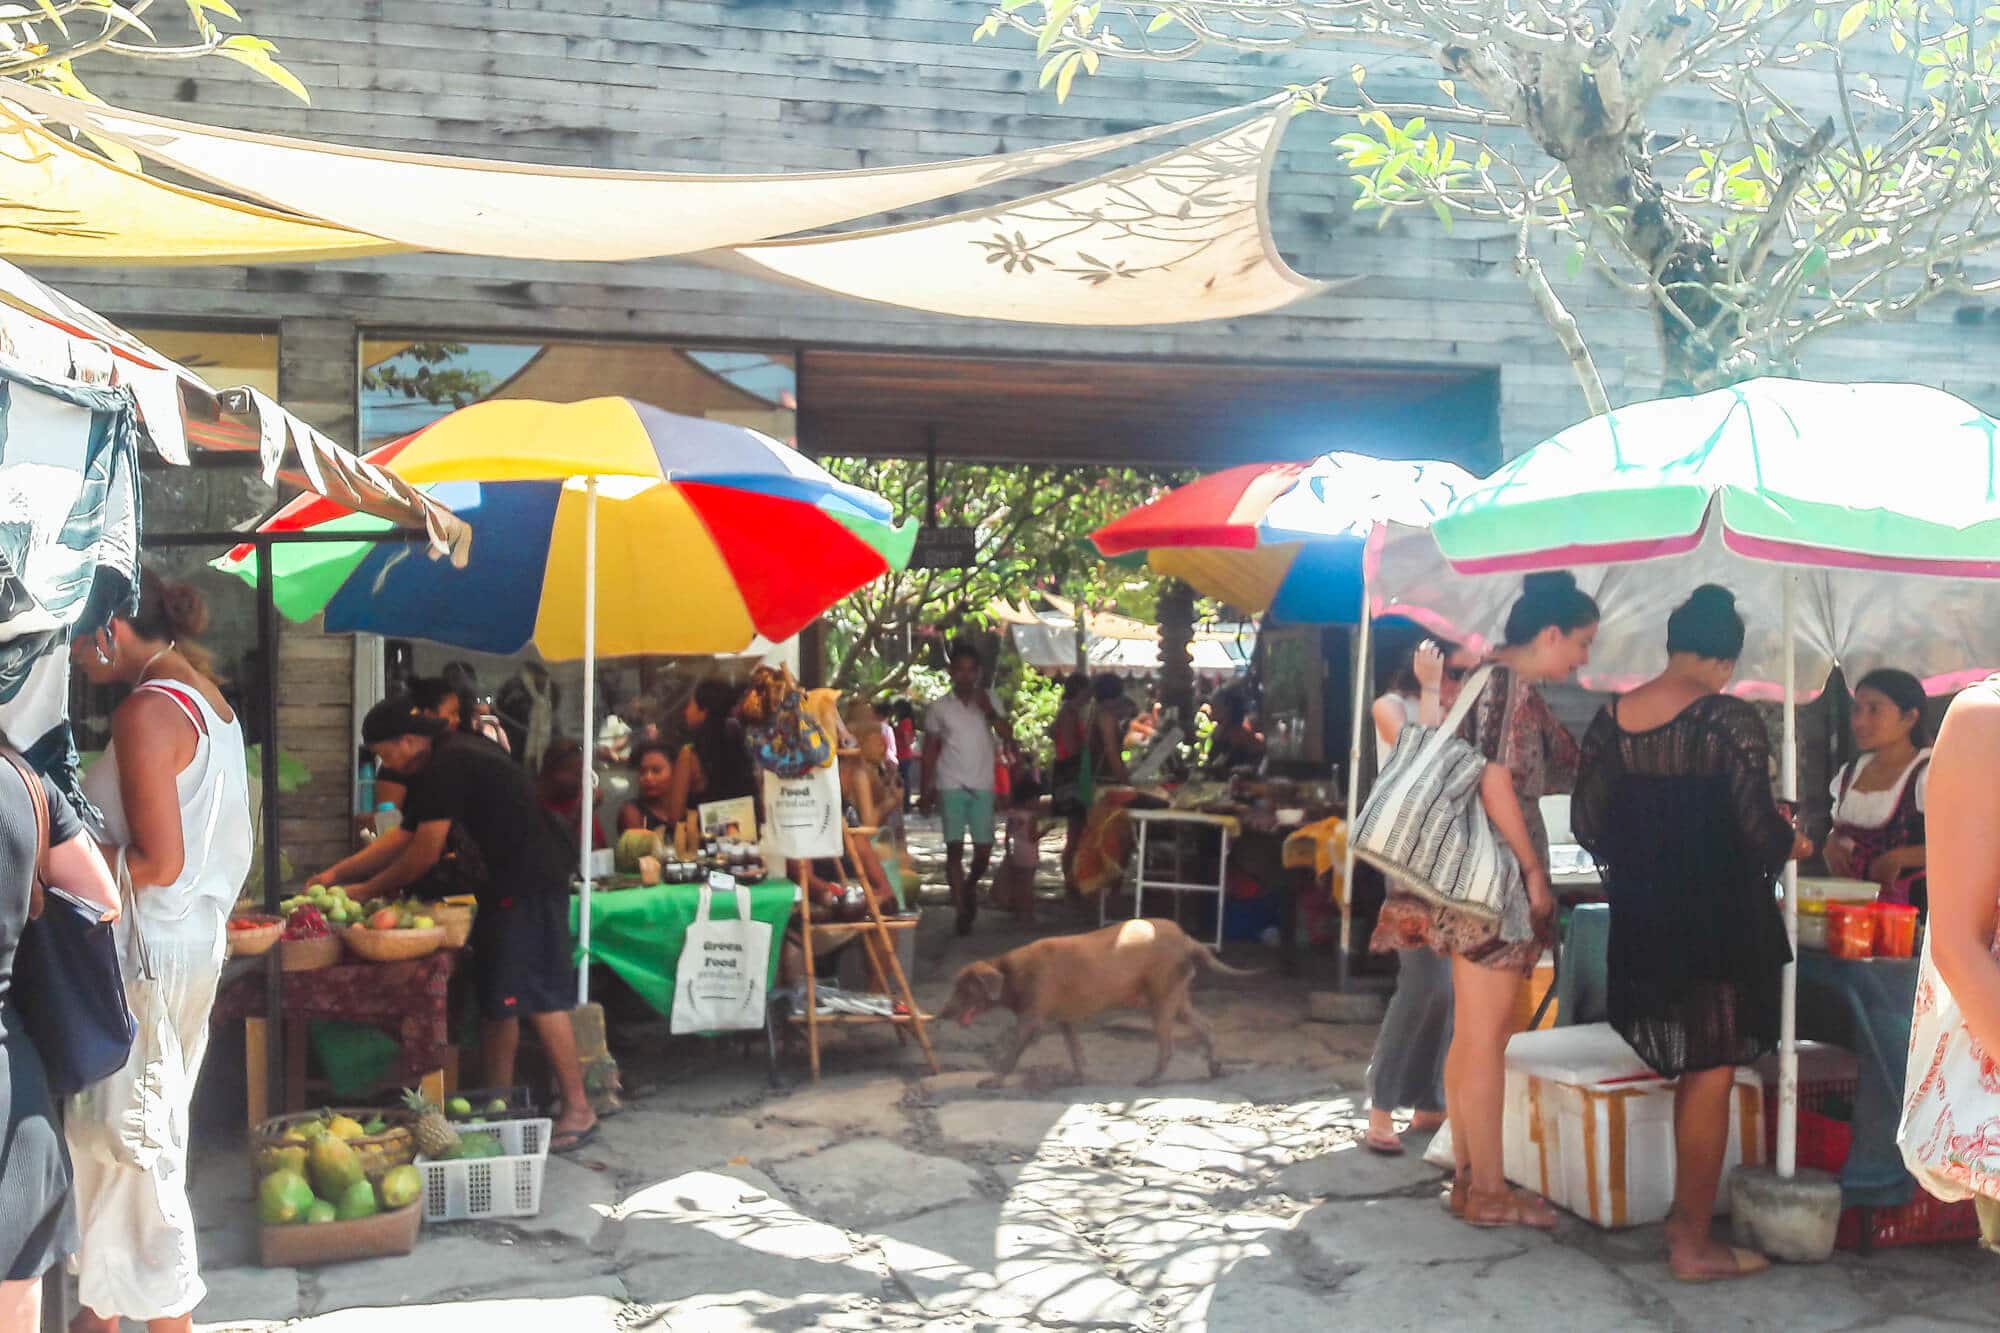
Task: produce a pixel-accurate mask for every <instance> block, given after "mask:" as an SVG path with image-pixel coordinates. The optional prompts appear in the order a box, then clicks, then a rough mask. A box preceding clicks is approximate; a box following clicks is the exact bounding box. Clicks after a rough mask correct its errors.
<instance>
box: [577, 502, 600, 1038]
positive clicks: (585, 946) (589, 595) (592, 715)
mask: <svg viewBox="0 0 2000 1333" xmlns="http://www.w3.org/2000/svg"><path fill="white" fill-rule="evenodd" d="M596 720H597V478H596V477H594V476H592V477H586V478H584V482H583V793H582V797H581V799H580V800H579V801H578V802H577V806H578V809H577V831H576V842H577V854H576V860H577V873H578V875H579V876H580V877H581V878H582V880H583V893H582V896H581V898H580V899H579V901H580V903H581V907H580V910H579V912H578V915H577V928H576V943H577V954H578V960H577V969H576V1007H577V1008H579V1009H581V1008H582V1007H583V1006H584V1005H586V1004H589V1003H590V853H591V851H592V850H593V848H592V846H591V844H592V842H593V841H594V839H593V838H592V837H591V834H592V833H593V832H594V831H595V828H596V814H597V797H596V793H595V791H594V790H593V788H594V787H595V786H596V781H595V778H596V765H595V764H593V763H592V762H591V761H592V760H593V759H594V758H595V757H596V754H597V745H596V739H597V733H596V729H595V726H594V724H595V722H596Z"/></svg>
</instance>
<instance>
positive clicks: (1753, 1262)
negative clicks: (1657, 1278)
mask: <svg viewBox="0 0 2000 1333" xmlns="http://www.w3.org/2000/svg"><path fill="white" fill-rule="evenodd" d="M1729 1262H1730V1264H1731V1267H1729V1268H1725V1269H1708V1270H1706V1271H1704V1270H1699V1269H1697V1270H1694V1271H1692V1272H1690V1271H1685V1270H1682V1269H1678V1268H1675V1267H1674V1261H1673V1259H1672V1257H1671V1256H1669V1257H1668V1259H1667V1271H1668V1272H1669V1273H1672V1274H1673V1275H1674V1281H1676V1282H1730V1281H1734V1280H1735V1279H1737V1278H1739V1277H1749V1276H1751V1275H1752V1274H1753V1273H1761V1272H1763V1271H1764V1270H1765V1269H1767V1268H1769V1267H1770V1266H1771V1261H1770V1260H1769V1259H1766V1258H1765V1257H1764V1256H1763V1255H1761V1254H1759V1253H1757V1252H1756V1251H1755V1250H1745V1249H1741V1248H1739V1247H1737V1246H1734V1245H1732V1246H1730V1247H1729Z"/></svg>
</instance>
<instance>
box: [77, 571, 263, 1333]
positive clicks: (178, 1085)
mask: <svg viewBox="0 0 2000 1333" xmlns="http://www.w3.org/2000/svg"><path fill="white" fill-rule="evenodd" d="M207 621H208V611H207V608H206V607H205V606H203V604H202V601H201V596H200V594H198V593H197V592H195V591H194V589H192V588H190V587H188V586H186V585H185V584H173V583H168V582H166V581H165V580H163V579H161V578H160V577H159V576H158V575H156V574H154V573H153V571H151V570H150V569H148V570H144V571H142V572H141V576H140V583H139V610H138V612H137V614H135V615H133V616H132V617H130V618H126V617H122V616H119V617H114V618H113V619H112V622H111V624H110V626H109V627H107V628H106V629H104V630H103V631H100V632H99V633H98V634H96V635H94V636H92V637H91V638H88V639H82V640H79V641H77V642H76V643H75V644H74V645H73V646H72V649H71V660H72V662H73V663H74V665H75V666H76V667H77V668H78V669H79V670H81V671H82V672H83V673H84V674H85V675H86V676H88V677H89V678H90V680H91V681H92V682H93V683H95V684H99V685H109V684H120V685H126V686H129V687H131V693H130V694H129V695H128V696H127V697H126V698H125V700H124V701H123V702H122V703H120V704H119V705H118V708H117V710H116V711H115V712H114V713H113V714H112V716H111V745H110V747H109V748H108V749H107V750H106V751H105V753H104V756H103V758H102V759H100V760H99V761H98V763H97V765H96V766H95V767H93V768H92V769H91V771H90V774H89V776H88V777H87V778H86V779H85V782H84V792H85V794H86V795H88V796H89V797H90V799H91V800H92V801H93V802H94V803H95V804H96V805H97V806H98V807H99V808H100V809H101V810H102V811H103V812H104V825H105V827H104V834H105V838H106V840H107V841H108V842H109V843H110V844H111V845H112V847H113V848H114V849H115V852H116V854H118V855H122V856H123V857H124V860H125V866H126V869H127V870H128V871H129V872H130V875H131V881H132V889H133V892H134V894H135V903H134V906H133V910H132V911H131V912H130V913H129V914H128V917H127V920H128V921H129V922H130V923H131V928H132V929H138V930H141V931H143V932H144V934H145V939H146V949H147V953H148V955H149V956H150V958H151V959H152V962H153V965H154V970H155V973H156V977H157V980H158V983H159V988H160V992H161V994H162V996H163V997H164V1001H165V1004H166V1008H167V1014H168V1019H169V1021H168V1023H167V1026H168V1027H170V1028H171V1033H170V1034H168V1040H167V1041H166V1043H165V1044H166V1046H167V1048H168V1049H167V1059H166V1073H167V1078H168V1082H169V1101H170V1102H171V1110H170V1113H169V1117H170V1130H169V1134H168V1141H167V1143H166V1144H165V1146H164V1148H163V1149H162V1151H161V1152H160V1154H159V1157H158V1159H157V1161H156V1162H155V1163H154V1165H153V1166H152V1167H151V1168H149V1169H141V1168H139V1167H134V1166H128V1165H123V1164H114V1163H111V1162H108V1161H106V1160H104V1159H103V1158H102V1157H100V1156H98V1155H97V1154H96V1153H95V1152H94V1151H93V1150H92V1149H91V1147H90V1146H89V1144H88V1143H87V1142H79V1141H76V1140H75V1139H73V1140H72V1144H71V1151H72V1156H73V1157H74V1159H75V1169H76V1204H77V1216H78V1222H79V1225H80V1227H81V1230H82V1233H83V1245H82V1248H81V1249H80V1250H79V1251H78V1253H77V1257H76V1261H75V1266H76V1272H77V1280H78V1296H79V1299H80V1302H81V1304H82V1306H83V1312H82V1313H81V1314H80V1315H78V1316H77V1318H76V1320H75V1322H74V1323H73V1324H72V1325H71V1330H72V1333H115V1331H116V1329H117V1328H118V1321H119V1320H120V1319H130V1320H133V1321H137V1322H144V1323H146V1324H147V1325H148V1326H149V1329H150V1333H182V1331H183V1330H186V1329H189V1328H191V1327H192V1323H193V1314H194V1309H195V1307H196V1306H197V1305H199V1304H200V1303H201V1299H202V1297H203V1296H204V1295H205V1294H206V1293H207V1288H206V1287H205V1286H204V1285H203V1284H202V1280H201V1275H200V1272H199V1270H198V1268H197V1265H196V1262H195V1225H194V1214H193V1211H192V1210H191V1208H190V1207H189V1204H188V1194H187V1149H188V1104H189V1102H190V1101H191V1099H192V1098H193V1095H194V1084H195V1078H196V1076H197V1074H199V1072H200V1070H201V1059H202V1054H203V1052H204V1051H205V1050H206V1049H207V1045H208V1016H209V1010H210V1009H211V1008H212V1007H213V1006H214V1003H215V989H216V983H217V981H218V980H219V978H220V976H221V971H222V960H223V955H224V953H225V952H226V950H227V930H226V924H227V921H228V917H229V912H230V908H231V907H232V906H233V905H234V904H235V902H236V897H237V894H238V893H240V892H241V891H242V888H243V881H244V878H245V876H246V875H247V874H248V873H249V870H250V861H251V845H252V840H253V831H252V829H251V822H250V786H249V780H248V777H247V774H246V772H245V767H244V755H243V727H242V724H241V723H240V722H239V721H238V719H237V717H236V715H235V713H234V712H232V711H231V710H230V708H229V705H228V703H227V702H226V701H225V700H224V699H223V697H222V693H221V691H220V690H218V689H217V688H216V685H215V680H214V678H213V676H212V674H211V673H210V671H209V669H208V658H207V654H205V653H203V652H202V651H201V649H200V648H199V647H197V646H196V645H195V643H194V642H193V636H194V635H196V634H198V633H200V632H201V630H202V629H203V627H204V626H205V625H206V624H207ZM129 940H130V935H129V932H128V931H126V930H125V928H124V927H122V926H121V935H120V940H119V943H120V948H121V950H122V949H125V948H127V947H129Z"/></svg>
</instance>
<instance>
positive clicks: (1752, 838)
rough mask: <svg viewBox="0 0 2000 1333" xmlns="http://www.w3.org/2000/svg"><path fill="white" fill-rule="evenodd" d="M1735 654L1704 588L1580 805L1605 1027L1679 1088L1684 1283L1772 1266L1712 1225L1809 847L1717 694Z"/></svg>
mask: <svg viewBox="0 0 2000 1333" xmlns="http://www.w3.org/2000/svg"><path fill="white" fill-rule="evenodd" d="M1742 650H1743V620H1742V617H1741V616H1739V615H1737V613H1736V599H1735V598H1734V597H1733V596H1732V595H1731V594H1730V592H1729V591H1728V590H1727V589H1725V588H1718V587H1716V586H1714V585H1712V584H1711V585H1708V586H1705V587H1702V588H1697V589H1696V590H1695V592H1694V595H1693V596H1692V597H1690V598H1688V600H1687V601H1686V602H1685V603H1683V604H1682V605H1681V607H1680V608H1679V609H1678V610H1676V611H1675V612H1674V613H1673V615H1672V616H1670V617H1669V618H1668V620H1667V669H1666V670H1665V671H1664V672H1662V673H1661V674H1660V675H1658V676H1656V677H1655V678H1653V679H1652V680H1650V681H1648V682H1646V683H1645V684H1644V685H1641V686H1640V687H1639V688H1638V689H1636V690H1633V691H1632V692H1631V693H1630V694H1627V695H1624V696H1623V697H1621V698H1619V699H1616V700H1614V701H1612V702H1611V703H1610V704H1608V705H1606V706H1605V708H1604V710H1603V711H1602V712H1600V713H1599V714H1598V715H1597V719H1596V721H1594V722H1593V723H1592V724H1591V727H1590V731H1589V732H1588V734H1586V735H1585V736H1584V740H1583V757H1582V760H1581V763H1580V766H1579V769H1578V774H1577V782H1576V792H1575V795H1574V796H1573V797H1572V798H1571V805H1570V822H1571V826H1572V827H1573V828H1574V830H1575V833H1576V838H1577V841H1578V842H1580V843H1582V844H1583V845H1584V846H1585V847H1586V848H1588V849H1589V851H1590V854H1591V855H1592V856H1593V857H1595V858H1596V860H1597V863H1598V865H1599V866H1600V867H1601V868H1602V871H1603V874H1604V888H1605V893H1606V896H1607V897H1608V898H1609V899H1610V903H1611V944H1610V957H1609V961H1608V971H1607V978H1606V979H1607V983H1608V986H1609V995H1608V997H1607V998H1608V1007H1609V1009H1610V1019H1611V1025H1612V1026H1613V1027H1614V1028H1616V1029H1617V1030H1618V1032H1619V1034H1620V1035H1621V1036H1623V1037H1624V1038H1625V1040H1626V1041H1628V1042H1630V1043H1631V1045H1632V1048H1633V1049H1634V1050H1635V1051H1637V1052H1638V1053H1639V1057H1640V1058H1641V1059H1643V1060H1644V1061H1645V1062H1646V1063H1647V1064H1648V1065H1650V1066H1651V1067H1652V1068H1653V1069H1654V1070H1655V1071H1656V1072H1658V1073H1659V1074H1661V1075H1662V1076H1664V1077H1667V1078H1675V1079H1678V1080H1679V1084H1678V1086H1677V1087H1676V1088H1675V1089H1674V1145H1675V1175H1674V1211H1673V1212H1672V1213H1671V1214H1670V1215H1669V1216H1668V1219H1667V1261H1668V1265H1669V1266H1670V1267H1671V1268H1672V1270H1673V1274H1674V1276H1675V1277H1677V1278H1680V1279H1682V1280H1683V1281H1690V1282H1700V1281H1711V1280H1713V1279H1716V1278H1728V1277H1740V1276H1743V1275H1744V1274H1747V1273H1754V1272H1756V1271H1758V1270H1760V1269H1762V1268H1766V1267H1768V1266H1769V1264H1768V1261H1766V1260H1765V1259H1764V1258H1763V1256H1761V1255H1758V1254H1753V1253H1751V1252H1749V1251H1747V1250H1737V1249H1732V1248H1731V1247H1729V1246H1727V1245H1723V1244H1720V1243H1719V1242H1716V1241H1714V1240H1712V1239H1711V1238H1710V1236H1709V1225H1710V1221H1711V1219H1712V1217H1713V1215H1714V1212H1715V1194H1716V1190H1717V1188H1718V1186H1719V1184H1720V1182H1721V1177H1722V1159H1723V1155H1724V1152H1725V1151H1726V1149H1727V1148H1728V1144H1729V1093H1730V1087H1731V1085H1732V1084H1733V1083H1734V1081H1735V1076H1736V1066H1738V1065H1744V1064H1749V1063H1750V1062H1751V1061H1753V1060H1755V1059H1757V1057H1759V1056H1760V1055H1763V1054H1765V1053H1766V1052H1768V1051H1770V1050H1771V1049H1772V1048H1773V1047H1775V1046H1776V1045H1777V1041H1778V1015H1779V1003H1780V999H1779V987H1780V984H1781V982H1782V977H1783V972H1784V967H1785V964H1786V963H1787V962H1789V961H1790V960H1791V947H1790V945H1789V944H1788V943H1787V942H1786V939H1785V923H1784V918H1783V917H1782V916H1781V915H1780V914H1779V911H1778V903H1777V898H1776V896H1775V893H1774V891H1773V881H1774V880H1775V879H1776V878H1777V875H1778V871H1779V870H1780V869H1782V868H1783V866H1784V863H1785V860H1786V858H1788V857H1793V858H1796V857H1800V856H1806V855H1810V854H1811V852H1812V845H1811V844H1810V843H1808V842H1807V841H1806V840H1805V839H1804V838H1803V837H1801V836H1800V835H1799V834H1797V833H1796V832H1795V831H1794V830H1793V828H1792V825H1791V821H1790V820H1789V819H1787V818H1786V816H1785V814H1784V813H1783V812H1782V811H1781V810H1780V809H1779V808H1778V803H1777V801H1776V800H1775V799H1773V797H1772V795H1771V771H1770V761H1771V746H1770V740H1769V738H1768V737H1767V735H1766V734H1765V730H1764V722H1763V719H1762V718H1760V717H1759V716H1758V715H1757V710H1756V709H1755V708H1754V707H1752V706H1751V705H1750V704H1748V703H1745V702H1744V701H1743V700H1740V699H1732V698H1729V697H1728V696H1726V695H1724V694H1722V693H1721V692H1720V691H1721V690H1722V687H1723V686H1724V685H1726V684H1728V682H1729V678H1730V676H1731V675H1732V674H1734V672H1735V670H1736V659H1737V657H1738V655H1739V654H1740V653H1741V652H1742Z"/></svg>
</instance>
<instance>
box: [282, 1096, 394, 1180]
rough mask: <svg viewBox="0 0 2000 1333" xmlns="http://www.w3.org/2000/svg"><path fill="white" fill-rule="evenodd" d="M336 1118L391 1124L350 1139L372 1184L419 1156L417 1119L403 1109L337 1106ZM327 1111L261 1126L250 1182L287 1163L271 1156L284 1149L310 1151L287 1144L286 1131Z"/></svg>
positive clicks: (296, 1114)
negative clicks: (378, 1119) (379, 1120)
mask: <svg viewBox="0 0 2000 1333" xmlns="http://www.w3.org/2000/svg"><path fill="white" fill-rule="evenodd" d="M330 1109H331V1110H332V1111H333V1113H334V1114H336V1115H344V1116H348V1117H350V1118H352V1119H354V1120H358V1121H360V1122H361V1123H362V1124H364V1125H365V1124H367V1123H368V1122H369V1121H370V1120H372V1119H374V1118H375V1117H376V1116H380V1117H382V1119H383V1120H385V1121H387V1122H388V1125H389V1127H388V1128H387V1129H385V1130H383V1131H382V1132H381V1133H380V1134H364V1135H362V1136H361V1137H360V1138H356V1139H349V1140H347V1146H348V1147H350V1148H352V1149H354V1155H355V1156H356V1157H358V1158H360V1159H361V1174H362V1175H364V1176H366V1177H368V1179H370V1180H371V1181H376V1182H378V1183H379V1182H380V1181H381V1179H382V1177H383V1176H385V1175H387V1174H388V1173H389V1172H390V1171H392V1170H394V1169H395V1168H397V1167H399V1166H408V1165H409V1164H410V1163H411V1162H413V1161H415V1160H416V1157H417V1141H416V1138H415V1137H414V1136H413V1135H412V1134H411V1132H410V1126H411V1125H412V1124H414V1123H415V1122H416V1116H415V1115H413V1114H412V1113H411V1112H409V1111H401V1110H368V1109H366V1108H363V1107H350V1106H336V1107H333V1108H330ZM324 1114H326V1112H324V1111H295V1112H293V1113H292V1114H290V1115H280V1116H273V1117H271V1118H270V1119H269V1120H266V1121H264V1122H262V1123H261V1124H259V1125H258V1126H257V1127H256V1128H255V1129H253V1130H252V1131H251V1132H250V1183H251V1186H252V1188H253V1189H254V1188H255V1186H256V1183H257V1182H258V1181H259V1180H262V1179H263V1178H264V1177H265V1176H266V1175H268V1174H269V1173H270V1172H272V1171H274V1170H276V1169H277V1168H278V1167H279V1166H281V1165H284V1163H281V1162H278V1161H276V1160H273V1159H272V1158H270V1157H269V1156H267V1154H269V1153H274V1152H276V1151H278V1150H280V1149H283V1148H307V1149H310V1148H311V1147H312V1145H311V1144H310V1143H299V1142H297V1141H295V1140H294V1141H291V1142H287V1141H286V1139H285V1131H286V1130H288V1129H290V1128H291V1127H292V1126H293V1125H297V1124H302V1123H304V1122H305V1121H308V1120H317V1119H318V1118H319V1117H320V1116H322V1115H324Z"/></svg>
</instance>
